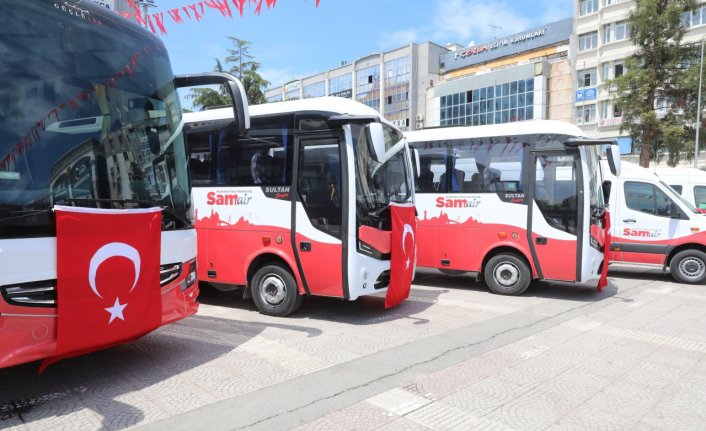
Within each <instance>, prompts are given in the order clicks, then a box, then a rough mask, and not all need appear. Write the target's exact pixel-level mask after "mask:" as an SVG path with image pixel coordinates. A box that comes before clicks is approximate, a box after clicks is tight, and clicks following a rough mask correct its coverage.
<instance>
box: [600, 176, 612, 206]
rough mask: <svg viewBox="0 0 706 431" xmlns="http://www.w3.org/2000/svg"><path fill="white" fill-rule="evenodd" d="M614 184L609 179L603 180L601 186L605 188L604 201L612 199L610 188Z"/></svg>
mask: <svg viewBox="0 0 706 431" xmlns="http://www.w3.org/2000/svg"><path fill="white" fill-rule="evenodd" d="M612 185H613V184H612V183H611V182H610V181H609V180H605V181H603V184H601V188H602V189H603V202H609V201H610V188H611V187H612Z"/></svg>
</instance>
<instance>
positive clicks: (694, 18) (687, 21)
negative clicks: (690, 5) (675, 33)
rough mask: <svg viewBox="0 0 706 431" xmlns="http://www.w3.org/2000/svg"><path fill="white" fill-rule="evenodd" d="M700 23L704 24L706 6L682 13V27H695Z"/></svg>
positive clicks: (705, 22) (705, 20)
mask: <svg viewBox="0 0 706 431" xmlns="http://www.w3.org/2000/svg"><path fill="white" fill-rule="evenodd" d="M702 24H706V6H700V7H698V8H696V9H695V10H694V11H692V12H685V13H684V14H683V15H682V25H683V26H684V27H695V26H697V25H702Z"/></svg>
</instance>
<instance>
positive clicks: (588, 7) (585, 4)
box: [579, 0, 598, 16]
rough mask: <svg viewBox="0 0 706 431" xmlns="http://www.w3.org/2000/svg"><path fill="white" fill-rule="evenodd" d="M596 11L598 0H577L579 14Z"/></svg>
mask: <svg viewBox="0 0 706 431" xmlns="http://www.w3.org/2000/svg"><path fill="white" fill-rule="evenodd" d="M597 11H598V0H579V16H584V15H588V14H589V13H593V12H597Z"/></svg>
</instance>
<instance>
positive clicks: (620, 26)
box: [615, 21, 630, 40]
mask: <svg viewBox="0 0 706 431" xmlns="http://www.w3.org/2000/svg"><path fill="white" fill-rule="evenodd" d="M628 37H630V27H629V26H628V22H627V21H618V22H616V23H615V40H624V39H627V38H628Z"/></svg>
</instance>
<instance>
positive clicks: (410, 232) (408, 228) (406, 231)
mask: <svg viewBox="0 0 706 431" xmlns="http://www.w3.org/2000/svg"><path fill="white" fill-rule="evenodd" d="M407 235H412V243H413V244H415V245H416V243H417V240H416V239H415V238H414V230H413V229H412V226H410V225H409V224H407V223H405V225H404V228H403V229H402V251H403V252H404V255H405V256H407V249H406V248H405V240H406V239H407ZM405 263H406V265H407V267H406V269H409V264H410V263H411V262H410V260H409V257H407V262H405Z"/></svg>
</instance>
